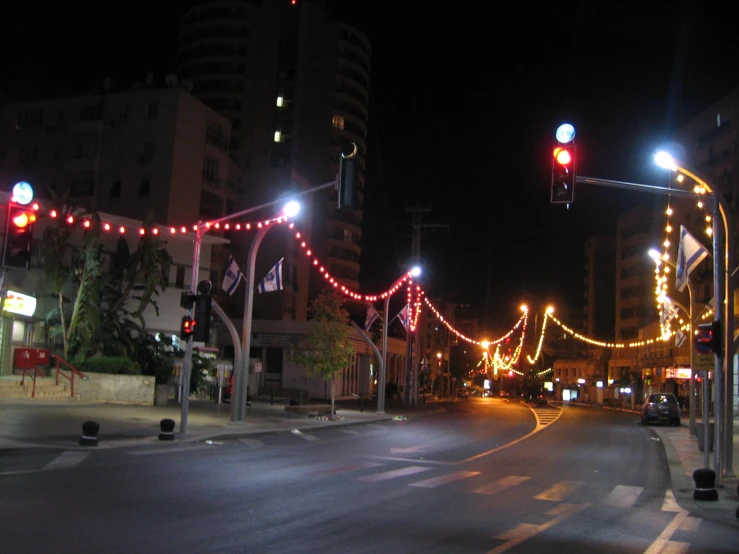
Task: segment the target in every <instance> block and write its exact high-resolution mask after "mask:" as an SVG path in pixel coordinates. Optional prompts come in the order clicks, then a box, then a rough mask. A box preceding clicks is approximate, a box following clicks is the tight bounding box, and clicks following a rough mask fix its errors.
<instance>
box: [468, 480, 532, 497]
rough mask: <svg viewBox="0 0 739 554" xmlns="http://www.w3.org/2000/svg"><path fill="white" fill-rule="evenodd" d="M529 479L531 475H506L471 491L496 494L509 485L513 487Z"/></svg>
mask: <svg viewBox="0 0 739 554" xmlns="http://www.w3.org/2000/svg"><path fill="white" fill-rule="evenodd" d="M529 479H531V477H524V476H522V475H507V476H506V477H503V478H502V479H498V480H497V481H493V482H492V483H488V484H487V485H483V486H482V487H480V488H479V489H475V490H474V491H472V492H476V493H479V494H496V493H499V492H502V491H504V490H506V489H510V488H511V487H515V486H516V485H520V484H521V483H523V482H525V481H528V480H529Z"/></svg>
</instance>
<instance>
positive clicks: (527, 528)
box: [487, 504, 590, 554]
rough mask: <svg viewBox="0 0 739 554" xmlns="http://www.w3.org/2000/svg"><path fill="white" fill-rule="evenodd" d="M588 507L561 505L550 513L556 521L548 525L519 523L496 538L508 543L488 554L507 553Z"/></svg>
mask: <svg viewBox="0 0 739 554" xmlns="http://www.w3.org/2000/svg"><path fill="white" fill-rule="evenodd" d="M588 506H590V504H580V505H578V504H561V505H559V506H557V507H556V508H555V509H553V510H550V511H549V512H548V513H549V514H550V515H554V516H555V517H554V519H551V520H549V521H547V522H546V523H542V524H541V525H532V524H530V523H519V524H518V525H517V526H516V527H514V528H513V529H511V530H510V531H508V532H507V533H504V534H502V535H498V536H497V537H495V538H498V539H501V540H504V541H506V542H504V543H503V544H501V545H499V546H497V547H496V548H493V549H492V550H490V551H489V552H488V553H487V554H500V553H501V552H505V551H506V550H509V549H511V548H513V547H514V546H516V545H519V544H521V543H522V542H524V541H525V540H527V539H530V538H531V537H533V536H534V535H536V534H538V533H541V532H542V531H546V530H547V529H549V528H550V527H553V526H555V525H557V524H558V523H560V522H561V521H564V520H565V519H567V518H568V517H571V516H574V515H575V514H576V513H577V512H579V511H581V510H584V509H585V508H587V507H588Z"/></svg>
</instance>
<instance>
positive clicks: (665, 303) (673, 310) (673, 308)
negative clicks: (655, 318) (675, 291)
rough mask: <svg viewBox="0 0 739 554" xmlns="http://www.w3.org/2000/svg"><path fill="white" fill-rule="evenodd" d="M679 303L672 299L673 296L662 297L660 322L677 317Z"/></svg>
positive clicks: (666, 321)
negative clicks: (676, 303)
mask: <svg viewBox="0 0 739 554" xmlns="http://www.w3.org/2000/svg"><path fill="white" fill-rule="evenodd" d="M677 310H678V308H677V305H675V303H674V302H673V301H672V298H670V297H669V296H665V297H664V298H663V299H662V313H661V314H660V319H659V322H660V324H661V325H664V324H665V323H669V322H670V321H672V320H673V319H674V318H675V317H677V313H678V312H677Z"/></svg>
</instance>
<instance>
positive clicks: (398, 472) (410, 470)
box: [356, 466, 431, 483]
mask: <svg viewBox="0 0 739 554" xmlns="http://www.w3.org/2000/svg"><path fill="white" fill-rule="evenodd" d="M430 469H431V468H430V467H420V466H408V467H404V468H402V469H393V470H391V471H383V472H382V473H375V474H374V475H365V476H363V477H357V479H356V480H357V481H364V482H366V483H376V482H377V481H387V480H388V479H395V478H397V477H407V476H408V475H413V474H415V473H421V472H422V471H428V470H430Z"/></svg>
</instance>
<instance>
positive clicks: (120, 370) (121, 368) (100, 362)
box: [77, 356, 141, 375]
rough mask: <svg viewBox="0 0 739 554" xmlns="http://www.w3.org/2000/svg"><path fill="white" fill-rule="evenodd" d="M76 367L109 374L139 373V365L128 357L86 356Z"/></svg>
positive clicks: (84, 370)
mask: <svg viewBox="0 0 739 554" xmlns="http://www.w3.org/2000/svg"><path fill="white" fill-rule="evenodd" d="M77 369H79V370H80V371H82V372H83V373H84V372H90V373H107V374H110V375H141V366H140V365H139V364H138V363H136V362H134V361H132V360H131V359H129V358H124V357H118V356H115V357H114V356H100V357H97V358H88V359H87V360H85V361H83V362H80V363H79V364H78V365H77Z"/></svg>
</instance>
